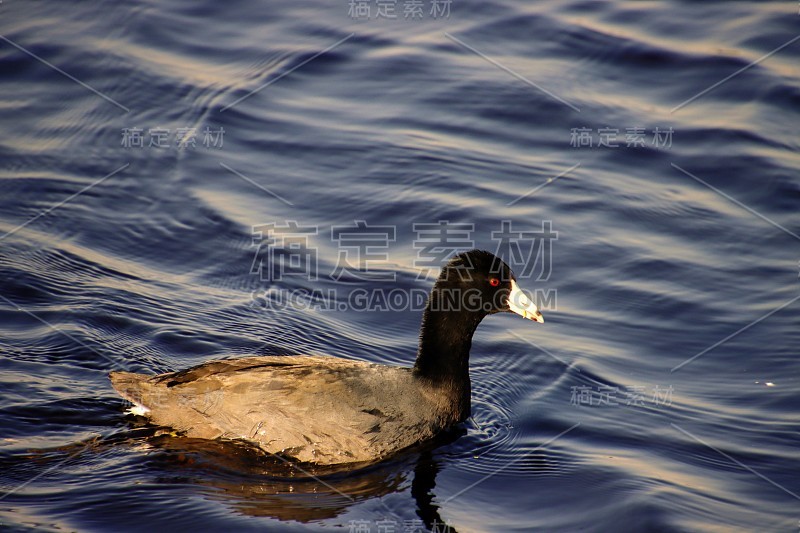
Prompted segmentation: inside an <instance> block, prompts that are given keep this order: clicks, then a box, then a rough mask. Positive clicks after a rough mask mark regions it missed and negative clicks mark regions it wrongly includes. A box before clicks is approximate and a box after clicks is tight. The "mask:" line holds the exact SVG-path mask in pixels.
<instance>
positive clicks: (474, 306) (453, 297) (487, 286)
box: [432, 250, 544, 323]
mask: <svg viewBox="0 0 800 533" xmlns="http://www.w3.org/2000/svg"><path fill="white" fill-rule="evenodd" d="M437 292H438V295H437V298H436V301H434V302H432V303H434V304H436V303H438V304H439V307H440V310H449V311H451V312H463V313H475V314H476V315H478V316H485V315H487V314H494V313H502V312H509V313H516V314H518V315H520V316H522V317H524V318H528V319H530V320H535V321H536V322H540V323H543V322H544V317H543V316H542V313H541V312H539V309H538V308H537V307H536V304H534V303H533V302H532V301H531V299H530V298H528V296H527V295H526V294H525V293H524V292H522V290H521V289H520V288H519V285H517V280H516V278H515V277H514V273H513V272H512V271H511V268H510V267H509V266H508V265H507V264H506V263H505V262H504V261H502V260H501V259H500V258H498V257H497V256H495V255H494V254H491V253H489V252H486V251H483V250H471V251H469V252H464V253H461V254H458V255H457V256H455V257H454V258H453V259H451V260H450V262H449V263H448V264H447V265H446V266H445V267H444V268H443V269H442V272H441V274H440V275H439V279H438V280H437V281H436V285H435V288H434V294H435V293H437Z"/></svg>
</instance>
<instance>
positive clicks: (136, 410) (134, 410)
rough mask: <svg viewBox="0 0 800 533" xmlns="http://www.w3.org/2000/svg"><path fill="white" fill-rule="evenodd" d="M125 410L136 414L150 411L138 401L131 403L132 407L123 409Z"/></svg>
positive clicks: (143, 414) (145, 413) (144, 414)
mask: <svg viewBox="0 0 800 533" xmlns="http://www.w3.org/2000/svg"><path fill="white" fill-rule="evenodd" d="M125 412H126V413H128V414H132V415H136V416H147V413H149V412H150V409H148V408H147V407H145V406H144V405H139V404H138V403H135V404H133V407H129V408H128V409H127V410H125Z"/></svg>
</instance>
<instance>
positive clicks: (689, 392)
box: [0, 0, 800, 531]
mask: <svg viewBox="0 0 800 533" xmlns="http://www.w3.org/2000/svg"><path fill="white" fill-rule="evenodd" d="M355 4H358V2H355ZM407 4H413V2H409V1H406V2H403V1H401V2H398V3H397V5H396V7H395V14H396V18H395V19H390V18H388V16H386V15H390V13H381V15H380V17H376V15H377V11H378V9H379V6H378V4H376V3H374V2H373V3H367V4H366V5H368V6H369V8H370V18H366V17H357V16H355V15H358V13H351V12H350V9H351V7H350V6H349V5H348V3H347V2H345V1H340V2H314V1H292V2H270V3H245V2H202V1H197V0H192V1H189V0H185V1H170V2H75V1H72V2H53V1H49V2H11V1H8V2H3V3H2V4H0V35H2V39H0V41H1V42H0V71H2V75H1V76H0V80H2V81H1V82H0V83H1V84H2V99H1V100H0V117H2V131H3V135H2V138H0V177H2V180H0V191H1V194H0V203H2V211H0V213H1V214H0V234H2V235H1V236H0V279H1V280H2V285H0V319H1V320H0V328H2V332H1V333H0V339H1V341H0V342H2V354H3V356H2V359H0V365H2V366H1V367H0V379H2V389H0V390H2V395H0V447H1V448H0V487H2V491H3V492H2V494H0V523H2V524H3V525H4V526H8V528H10V529H27V528H33V529H37V530H59V531H73V530H78V531H108V530H113V531H123V530H125V531H158V530H163V529H166V528H170V530H174V531H183V530H196V531H199V530H226V531H233V530H237V531H238V530H242V531H245V530H287V531H290V530H291V531H301V530H318V529H333V528H335V529H336V530H344V531H349V530H359V529H358V528H361V529H360V531H391V529H388V528H389V526H394V528H395V530H396V531H406V530H409V531H411V530H413V528H415V527H423V528H425V529H431V528H433V527H437V528H440V524H441V523H442V522H446V523H448V524H449V525H450V526H452V527H453V528H455V529H456V530H458V531H529V530H542V531H572V530H586V531H623V530H624V531H756V530H759V531H796V530H797V529H798V525H799V524H800V502H798V499H800V496H799V495H800V475H798V474H800V465H798V459H799V458H800V454H798V448H800V418H798V410H799V409H800V398H798V394H799V393H800V363H798V361H797V358H798V345H799V344H800V330H799V329H798V327H797V324H798V318H799V317H800V302H797V301H795V299H796V298H798V296H799V295H800V293H799V292H798V289H799V288H800V279H798V276H800V271H799V269H800V262H799V261H800V236H798V234H800V220H799V219H798V217H797V212H798V208H799V207H800V178H798V168H799V167H800V155H799V154H798V149H800V142H798V124H800V70H799V69H798V64H800V63H798V58H800V39H799V38H798V37H799V36H800V16H798V4H797V3H796V2H794V3H793V2H789V1H786V2H758V3H755V2H599V1H569V2H516V3H512V2H507V1H482V2H477V1H471V0H462V1H459V0H454V1H453V2H452V3H451V4H450V5H449V10H450V12H449V14H445V13H442V12H438V13H434V14H431V8H432V5H431V1H427V0H426V1H425V2H424V3H423V11H422V13H421V15H422V16H421V17H420V16H419V15H420V13H415V12H414V6H413V5H412V6H411V7H408V5H407ZM445 7H446V6H444V5H441V6H440V8H442V9H444V8H445ZM356 8H357V7H356V6H353V9H356ZM407 9H408V10H409V11H408V15H409V16H408V17H407V18H406V17H405V16H404V14H405V13H406V10H407ZM434 15H436V16H434ZM15 45H16V46H15ZM18 47H19V48H18ZM23 49H24V50H23ZM771 52H774V53H772V54H771V55H768V54H770V53H771ZM34 54H35V55H36V56H38V57H39V58H40V59H36V58H34V57H33V55H34ZM481 54H483V56H482V55H481ZM484 56H485V57H484ZM765 56H766V57H765ZM45 62H47V63H49V65H48V64H45ZM493 62H494V63H493ZM754 62H755V64H754ZM56 68H57V69H61V71H62V72H59V71H57V70H56ZM505 69H507V70H505ZM73 78H74V79H73ZM520 78H522V79H520ZM76 80H78V81H80V82H81V83H78V81H76ZM723 80H725V81H723ZM720 82H722V83H720ZM82 84H85V85H82ZM259 89H260V90H259ZM708 89H710V90H708ZM95 91H96V92H95ZM253 91H256V92H253ZM98 93H99V94H98ZM158 128H161V129H163V130H169V131H168V132H166V134H165V138H164V139H161V138H160V137H159V133H158ZM181 128H185V129H191V128H194V129H195V135H196V137H195V144H194V146H191V144H190V143H188V142H187V143H186V144H185V145H184V146H182V147H181V146H176V142H177V141H179V140H180V139H179V137H178V136H179V134H180V133H179V132H180V129H181ZM126 129H127V133H128V134H130V133H131V132H134V133H135V132H136V129H139V130H141V134H142V135H143V146H137V145H136V141H135V137H133V139H134V141H131V139H132V138H131V137H127V139H126V138H125V137H124V134H125V133H126V132H125V130H126ZM206 129H208V133H207V134H206V133H205V132H206ZM221 130H224V132H221ZM187 133H189V132H187ZM206 135H207V136H206ZM189 138H191V134H190V133H189V134H188V135H187V136H185V139H186V140H187V141H188V139H189ZM161 141H163V142H164V143H165V145H166V146H165V147H159V146H151V145H150V144H151V143H153V144H158V143H159V142H161ZM131 142H132V144H133V146H131V145H130V144H131ZM588 142H591V146H587V145H586V144H587V143H588ZM125 144H128V146H126V145H125ZM103 178H105V179H103ZM548 180H550V181H549V183H548ZM356 221H364V222H365V223H366V225H367V226H366V227H367V228H368V229H369V227H372V226H383V227H384V228H379V230H380V231H378V233H380V232H381V231H383V237H382V239H383V240H382V241H381V240H380V239H379V242H378V243H377V252H375V253H377V254H378V256H380V255H381V254H382V255H383V256H384V257H382V258H381V257H379V258H378V259H377V260H372V259H370V262H369V263H367V261H366V260H365V261H363V262H361V263H357V264H358V265H361V266H362V267H363V270H367V267H366V266H365V265H369V267H370V269H371V270H372V272H371V273H372V274H373V275H375V276H377V277H372V278H369V279H355V278H356V276H353V275H352V272H351V273H350V274H348V275H345V276H343V277H341V279H339V280H338V281H337V280H334V279H331V274H332V272H334V271H336V267H337V264H339V261H338V259H339V253H340V252H341V251H342V250H343V249H345V248H344V247H343V244H344V243H345V241H344V240H341V239H340V240H339V241H337V240H334V239H332V237H331V231H332V229H333V230H334V232H335V234H339V233H336V232H338V231H339V230H338V229H337V228H336V227H338V226H352V227H354V228H356V229H355V230H353V229H351V230H350V232H351V233H353V232H355V233H358V231H356V230H358V227H357V226H356ZM440 221H443V224H442V225H443V226H446V227H447V228H450V229H459V228H461V229H462V230H464V231H465V232H466V233H463V232H462V234H461V235H455V236H454V235H452V234H447V239H445V238H441V239H440V241H441V242H440V245H441V246H442V249H441V250H439V251H440V252H442V255H443V256H444V255H447V254H448V253H451V252H452V251H453V250H454V249H461V248H464V247H470V246H472V245H474V246H476V247H480V248H485V249H490V250H493V251H494V250H497V249H498V246H500V248H504V246H501V245H503V243H504V242H503V241H501V240H499V238H498V234H497V233H495V235H494V236H493V234H492V232H500V231H501V229H502V228H503V223H504V221H507V222H506V223H507V224H511V226H510V227H507V229H509V228H510V229H512V231H515V232H531V231H537V230H538V231H540V232H541V231H542V228H543V227H545V228H546V227H547V226H546V225H545V226H543V224H548V223H549V224H550V227H551V229H552V231H553V232H557V239H555V238H550V239H549V240H548V239H538V238H532V237H531V236H530V235H531V234H529V233H527V234H518V236H519V237H520V240H519V241H515V242H516V244H519V245H520V250H519V251H520V252H521V255H520V256H519V257H518V258H517V259H518V260H517V261H514V257H515V256H513V253H514V252H516V251H517V250H516V249H515V248H513V246H510V247H509V246H506V247H505V249H501V252H502V254H503V256H504V258H505V259H506V260H507V261H509V262H510V263H512V266H513V267H514V268H515V269H516V270H517V273H518V277H519V278H520V283H521V285H523V286H524V287H525V288H526V289H528V290H529V291H532V292H533V293H534V295H535V296H536V297H537V298H538V299H539V301H540V303H542V307H543V312H544V314H545V317H546V320H547V322H546V323H545V324H544V325H539V324H533V323H531V322H527V321H523V320H521V319H519V318H518V317H515V316H511V315H508V316H493V317H490V318H488V319H487V320H486V321H485V322H484V324H483V325H482V326H481V327H480V328H479V330H478V333H477V335H476V337H475V340H474V345H473V350H472V358H471V368H472V382H473V414H474V416H473V419H472V420H471V421H470V422H469V423H468V424H466V425H465V426H464V427H463V428H461V432H462V433H463V434H462V435H461V436H458V435H455V436H454V437H453V438H451V439H450V440H449V442H448V441H445V442H443V443H441V444H440V445H439V446H437V447H435V448H434V449H433V450H427V451H416V452H412V453H409V454H404V455H403V456H400V457H398V458H396V459H395V460H392V461H388V462H386V463H383V464H380V465H377V466H375V467H373V468H370V469H367V470H365V471H361V472H355V473H349V474H334V475H332V476H328V477H323V478H322V479H321V481H320V480H315V479H308V478H306V477H304V476H303V475H301V474H300V473H299V472H296V471H285V472H280V469H279V468H277V469H276V468H272V467H274V466H276V465H272V467H270V465H269V464H267V463H266V462H265V460H264V458H261V457H258V456H254V455H253V454H252V453H251V452H250V451H248V450H245V449H241V447H238V446H223V445H221V444H219V443H202V442H189V441H186V439H179V438H170V437H168V436H154V435H153V430H152V428H148V427H141V426H139V425H137V424H136V423H135V421H133V420H132V419H131V418H130V417H126V416H125V415H124V414H123V410H124V409H125V407H126V406H125V404H124V402H123V401H122V400H121V399H120V398H118V397H117V396H116V394H115V393H114V392H113V391H112V389H111V387H110V385H109V382H108V380H107V377H106V375H107V373H108V372H109V371H110V370H113V369H127V370H132V371H141V372H149V373H155V372H162V371H167V370H174V369H179V368H183V367H187V366H190V365H192V364H196V363H200V362H202V361H206V360H209V359H212V358H220V357H229V356H242V355H249V354H289V353H291V354H331V355H336V356H341V357H353V358H357V359H364V360H369V361H375V362H380V363H387V364H410V362H411V359H412V358H413V352H414V349H415V343H416V337H417V331H418V326H419V310H418V309H416V308H414V306H413V305H412V306H407V307H402V308H393V309H391V310H381V309H384V308H385V307H387V306H384V307H383V308H381V309H376V308H375V307H374V305H377V304H374V305H373V307H372V308H370V309H372V310H369V311H364V310H362V309H361V308H359V307H358V306H357V305H356V303H355V301H354V300H353V296H354V295H358V294H379V293H386V292H387V291H390V290H393V289H396V290H398V291H400V292H401V293H404V294H411V293H413V292H415V291H417V292H418V291H427V290H428V289H429V288H430V285H431V281H430V280H425V279H420V276H418V273H419V266H420V258H427V259H428V260H430V262H431V264H437V265H438V264H440V262H439V260H438V259H436V254H435V253H434V254H431V253H430V252H431V249H430V247H431V246H434V245H435V243H436V239H433V240H430V239H429V240H427V241H426V240H425V236H426V235H428V237H430V234H426V233H425V231H426V228H427V229H430V228H431V227H434V228H435V227H436V225H437V224H439V222H440ZM270 223H272V224H275V225H276V226H275V228H277V227H279V226H280V227H282V228H284V229H286V228H289V229H290V230H291V229H292V228H293V227H292V226H290V224H291V223H296V224H297V228H294V236H295V237H297V236H298V235H300V237H299V238H298V239H297V240H296V241H291V240H288V241H276V242H274V243H272V244H270V243H262V246H261V247H259V246H257V244H258V242H257V241H258V239H255V241H256V245H254V233H253V231H254V226H256V227H257V228H256V229H259V227H260V228H261V229H262V230H263V231H266V230H265V229H264V228H265V226H261V225H264V224H270ZM415 224H416V226H415ZM425 224H427V225H428V226H425ZM459 224H462V225H463V224H466V225H468V226H458V225H459ZM431 225H433V226H431ZM469 225H471V226H469ZM387 227H388V228H390V229H391V231H394V235H391V234H390V233H391V231H389V230H387V229H386V228H387ZM302 228H306V229H307V230H308V232H307V233H303V232H302V231H301V229H302ZM372 229H373V232H374V231H375V230H374V228H372ZM343 231H344V233H347V231H348V230H347V229H346V228H345V229H344V230H343ZM289 233H292V231H290V232H289ZM282 235H283V236H286V234H285V233H284V234H282ZM339 235H340V234H339ZM526 235H527V236H526ZM389 237H394V240H391V241H389ZM551 237H552V236H551ZM537 239H538V240H537ZM292 242H295V243H297V242H300V244H301V248H300V251H301V252H302V254H301V253H297V252H296V250H295V252H292V250H293V249H292V248H291V246H292V244H291V243H292ZM350 242H351V244H352V241H350ZM381 243H382V244H381ZM432 243H434V244H432ZM536 243H539V244H540V245H541V246H540V247H539V248H538V249H537V248H535V246H534V244H536ZM304 244H305V245H308V249H306V248H303V246H302V245H304ZM505 244H509V242H508V241H506V242H505ZM448 247H449V248H448ZM308 250H311V251H316V255H314V256H311V255H306V252H307V251H308ZM351 251H352V250H351ZM373 251H374V250H373ZM537 252H541V253H542V255H538V256H537V255H536V254H537ZM273 253H274V255H270V254H273ZM293 253H295V256H293V255H292V254H293ZM291 257H299V258H301V259H304V258H305V259H309V263H303V262H301V263H300V264H299V266H298V265H297V264H296V265H295V267H294V269H293V267H291V265H290V264H289V263H288V262H287V261H288V260H290V259H291ZM351 257H352V256H351ZM314 258H315V261H312V260H313V259H314ZM431 258H433V259H431ZM434 259H436V260H434ZM314 263H316V264H314ZM515 263H516V264H515ZM276 265H288V266H287V269H286V270H285V271H281V270H280V269H278V268H277V266H276ZM525 265H529V266H531V267H535V268H531V270H532V272H526V274H525V275H520V271H521V270H523V268H524V266H525ZM306 267H308V268H306ZM298 272H299V273H300V275H292V274H295V273H298ZM386 274H395V276H394V280H391V279H385V278H382V276H384V275H386ZM362 277H363V276H362ZM312 290H320V291H333V292H332V293H327V292H325V294H329V295H330V297H327V296H326V297H325V298H324V299H319V298H318V299H317V300H316V302H317V304H319V305H307V302H306V304H304V303H303V302H295V303H296V304H297V305H294V306H281V305H278V304H279V303H280V302H279V300H280V299H281V298H282V297H283V296H284V295H286V294H301V295H302V294H309V291H312ZM298 291H305V293H302V292H300V293H299V292H298ZM358 291H361V292H358ZM326 302H327V304H330V303H331V302H333V305H332V306H331V305H324V304H326ZM340 304H341V305H340ZM329 307H332V309H331V308H329ZM388 307H391V306H388ZM759 319H761V320H759ZM743 328H744V329H743ZM723 340H724V342H722V343H721V344H718V343H719V342H720V341H723ZM712 347H713V348H712ZM709 348H711V349H709ZM698 354H700V355H699V357H696V358H694V359H692V360H691V361H689V362H688V363H686V361H688V360H690V358H693V357H694V356H696V355H698ZM684 363H685V364H684ZM284 470H285V469H284ZM382 520H384V521H385V522H381V521H382ZM381 528H383V529H381Z"/></svg>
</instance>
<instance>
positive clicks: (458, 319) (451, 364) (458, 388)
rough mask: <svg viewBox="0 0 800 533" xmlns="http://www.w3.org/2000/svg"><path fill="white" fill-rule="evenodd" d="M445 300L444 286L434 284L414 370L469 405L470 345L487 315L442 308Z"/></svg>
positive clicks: (426, 310) (424, 315)
mask: <svg viewBox="0 0 800 533" xmlns="http://www.w3.org/2000/svg"><path fill="white" fill-rule="evenodd" d="M442 303H443V302H442V297H441V289H440V288H439V287H434V289H433V291H432V292H431V295H430V297H429V298H428V303H427V305H426V306H425V312H424V313H423V315H422V327H421V331H420V337H419V349H418V350H417V361H416V363H415V364H414V373H415V374H416V375H417V376H419V377H423V378H425V379H427V380H429V381H431V382H434V383H436V384H438V385H443V386H447V387H449V388H452V389H453V391H454V392H455V393H456V394H458V395H459V396H461V399H462V401H463V400H465V401H466V402H467V403H466V405H467V406H469V395H470V383H469V349H470V347H471V346H472V334H473V333H475V329H476V328H477V327H478V324H480V322H481V320H483V317H484V316H485V315H484V313H480V312H475V311H468V310H464V309H460V310H459V309H452V310H448V309H443V307H446V306H443V305H442ZM464 396H466V398H464Z"/></svg>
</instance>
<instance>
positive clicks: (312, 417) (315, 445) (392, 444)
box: [111, 356, 469, 465]
mask: <svg viewBox="0 0 800 533" xmlns="http://www.w3.org/2000/svg"><path fill="white" fill-rule="evenodd" d="M111 381H112V383H113V385H114V388H115V389H116V390H117V391H118V392H119V393H120V394H121V395H122V396H123V397H124V398H126V399H127V400H129V401H131V402H133V403H134V404H136V405H137V406H139V407H140V409H138V411H139V412H140V414H145V416H147V417H148V418H150V420H151V421H152V422H153V423H155V424H158V425H162V426H168V427H171V428H174V429H176V430H178V431H181V432H184V433H185V434H186V436H188V437H196V438H204V439H215V438H232V439H246V440H249V441H251V442H254V443H256V444H257V445H258V446H260V447H261V448H262V449H264V450H265V451H267V452H270V453H280V454H283V455H285V456H288V457H292V458H294V459H296V460H298V461H302V462H309V463H315V464H320V465H330V464H341V463H359V462H369V461H375V460H379V459H382V458H384V457H387V456H389V455H391V454H392V453H394V452H396V451H398V450H401V449H403V448H407V447H409V446H411V445H414V444H417V443H418V442H420V441H423V440H426V439H429V438H431V437H433V436H435V435H436V434H437V433H439V432H440V431H441V430H443V429H445V428H447V427H448V426H451V425H452V424H454V423H456V422H458V421H460V420H461V419H463V418H464V417H465V416H467V415H468V413H462V412H461V411H462V410H463V407H464V406H463V402H460V401H459V399H458V398H459V397H460V396H463V391H455V390H453V386H452V384H441V383H439V384H436V383H434V382H431V381H429V380H427V379H425V378H421V377H418V376H416V375H415V374H414V372H413V370H412V369H411V368H403V367H393V366H385V365H378V364H371V363H365V362H361V361H350V360H346V359H340V358H335V357H303V356H266V357H247V358H241V359H231V360H223V361H212V362H209V363H206V364H203V365H200V366H197V367H193V368H190V369H188V370H184V371H181V372H174V373H170V374H161V375H158V376H148V375H144V374H133V373H129V372H112V373H111ZM141 408H144V409H141ZM466 408H467V410H468V409H469V407H468V405H467V406H466ZM145 411H147V412H146V413H145Z"/></svg>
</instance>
